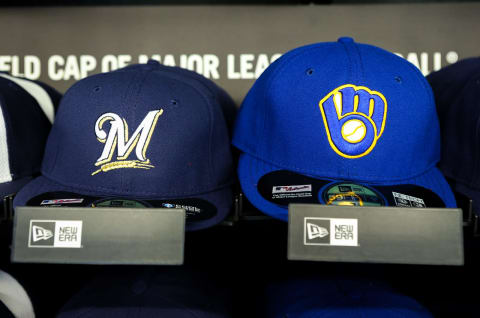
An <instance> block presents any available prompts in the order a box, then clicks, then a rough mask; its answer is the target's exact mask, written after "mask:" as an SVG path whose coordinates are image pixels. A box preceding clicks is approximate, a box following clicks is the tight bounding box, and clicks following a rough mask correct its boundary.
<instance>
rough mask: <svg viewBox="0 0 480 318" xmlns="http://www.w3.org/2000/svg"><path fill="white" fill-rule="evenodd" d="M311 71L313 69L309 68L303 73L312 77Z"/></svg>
mask: <svg viewBox="0 0 480 318" xmlns="http://www.w3.org/2000/svg"><path fill="white" fill-rule="evenodd" d="M313 71H314V70H313V68H309V69H308V70H306V71H305V73H306V74H307V75H309V76H310V75H313Z"/></svg>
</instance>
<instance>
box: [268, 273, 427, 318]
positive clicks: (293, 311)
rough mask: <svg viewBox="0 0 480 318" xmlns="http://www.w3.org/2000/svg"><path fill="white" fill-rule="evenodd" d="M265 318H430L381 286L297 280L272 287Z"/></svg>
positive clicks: (412, 301) (362, 282)
mask: <svg viewBox="0 0 480 318" xmlns="http://www.w3.org/2000/svg"><path fill="white" fill-rule="evenodd" d="M263 317H266V318H283V317H289V318H323V317H329V318H336V317H351V318H353V317H359V318H360V317H379V318H390V317H391V318H427V317H428V318H431V317H433V316H432V314H431V313H430V312H429V310H428V309H426V308H425V307H424V306H422V305H421V304H420V303H418V302H417V301H416V300H415V299H413V298H410V297H408V296H406V295H403V294H400V293H398V292H396V291H395V290H394V289H393V288H391V287H390V286H388V285H387V284H384V283H382V282H375V281H366V280H347V279H296V280H288V281H284V282H279V283H275V284H271V285H270V286H269V287H268V288H267V291H266V301H265V314H264V315H263Z"/></svg>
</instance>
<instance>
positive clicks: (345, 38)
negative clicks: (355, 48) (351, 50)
mask: <svg viewBox="0 0 480 318" xmlns="http://www.w3.org/2000/svg"><path fill="white" fill-rule="evenodd" d="M338 42H340V43H353V42H354V41H353V38H351V37H348V36H342V37H341V38H338Z"/></svg>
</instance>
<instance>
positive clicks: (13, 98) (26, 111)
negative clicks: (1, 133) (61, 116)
mask: <svg viewBox="0 0 480 318" xmlns="http://www.w3.org/2000/svg"><path fill="white" fill-rule="evenodd" d="M22 80H25V79H22ZM35 83H36V84H38V85H40V86H41V87H42V88H43V89H44V90H45V91H46V92H47V94H48V95H49V97H50V99H51V101H52V103H53V106H54V107H55V108H57V106H58V104H59V101H60V98H61V94H60V93H58V92H57V91H56V90H55V89H53V88H51V87H49V86H48V85H46V84H44V83H40V82H35ZM0 107H1V110H2V114H3V117H4V120H5V129H6V133H7V146H8V161H9V162H8V165H9V167H10V173H11V176H12V181H11V182H7V183H4V184H2V186H1V188H0V189H1V190H0V191H1V192H0V197H3V196H4V195H8V194H13V193H16V192H17V191H18V190H19V189H20V187H21V186H22V185H23V182H22V181H21V180H26V178H29V177H31V176H36V175H38V174H39V173H40V166H41V162H42V157H43V154H44V150H45V145H46V141H47V137H48V133H49V131H50V129H51V127H52V125H51V123H50V122H49V120H48V118H47V117H46V115H45V113H44V112H43V111H42V109H41V108H40V106H39V105H38V103H37V101H36V100H35V98H34V97H33V96H32V95H30V94H29V93H28V92H27V91H26V90H24V89H23V88H22V87H21V86H19V85H17V84H16V83H15V82H13V81H11V80H9V79H7V78H4V77H0ZM0 160H4V158H1V159H0ZM17 180H18V182H16V181H17Z"/></svg>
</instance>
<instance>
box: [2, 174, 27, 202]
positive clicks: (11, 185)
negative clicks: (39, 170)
mask: <svg viewBox="0 0 480 318" xmlns="http://www.w3.org/2000/svg"><path fill="white" fill-rule="evenodd" d="M31 180H32V177H25V178H21V179H17V180H13V181H10V182H5V183H0V197H1V198H3V197H5V196H7V195H10V194H15V193H17V192H18V191H19V190H20V189H21V188H22V187H23V186H25V185H26V184H27V183H28V182H30V181H31Z"/></svg>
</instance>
